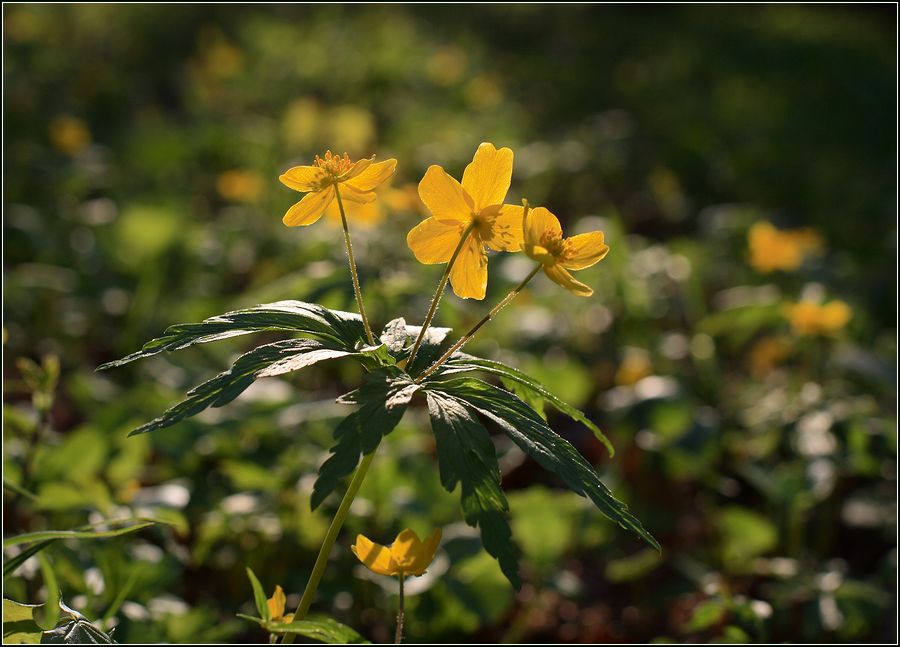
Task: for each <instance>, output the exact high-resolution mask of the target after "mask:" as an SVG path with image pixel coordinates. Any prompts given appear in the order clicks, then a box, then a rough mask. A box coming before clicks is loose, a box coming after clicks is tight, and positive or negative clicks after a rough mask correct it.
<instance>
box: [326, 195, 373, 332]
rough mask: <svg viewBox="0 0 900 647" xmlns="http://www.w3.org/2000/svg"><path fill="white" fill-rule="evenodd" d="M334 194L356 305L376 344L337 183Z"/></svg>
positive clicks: (367, 330) (364, 326)
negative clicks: (339, 215) (342, 229)
mask: <svg viewBox="0 0 900 647" xmlns="http://www.w3.org/2000/svg"><path fill="white" fill-rule="evenodd" d="M334 195H335V197H336V198H337V204H338V210H339V211H340V212H341V226H342V227H343V228H344V244H345V245H346V246H347V257H348V258H349V260H350V277H351V278H352V279H353V292H354V294H356V305H357V307H358V308H359V316H360V317H362V322H363V328H365V330H366V337H368V338H369V344H371V345H372V346H374V345H375V335H373V334H372V327H371V326H370V325H369V318H368V317H367V316H366V308H365V306H363V299H362V290H360V288H359V276H358V275H357V273H356V260H355V259H354V258H353V244H352V243H351V242H350V228H349V227H348V226H347V215H346V214H345V213H344V203H343V201H342V200H341V192H340V191H339V190H338V185H337V184H335V185H334Z"/></svg>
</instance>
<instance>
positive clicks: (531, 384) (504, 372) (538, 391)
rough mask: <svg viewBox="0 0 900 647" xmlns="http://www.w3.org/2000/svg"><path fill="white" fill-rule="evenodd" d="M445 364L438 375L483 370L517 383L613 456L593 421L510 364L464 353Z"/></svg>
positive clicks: (611, 450)
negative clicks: (581, 427)
mask: <svg viewBox="0 0 900 647" xmlns="http://www.w3.org/2000/svg"><path fill="white" fill-rule="evenodd" d="M445 366H446V367H447V368H446V369H445V370H443V371H441V372H440V373H439V374H438V375H449V374H452V373H461V372H465V371H484V372H485V373H491V374H492V375H497V376H498V377H500V378H501V379H503V380H509V381H510V382H514V383H515V384H518V385H519V387H520V388H522V389H524V390H525V391H527V392H528V393H529V394H530V395H531V396H532V397H535V398H540V399H542V400H545V401H546V402H549V403H550V404H552V405H553V406H554V407H556V408H557V409H559V410H560V411H561V412H563V413H564V414H566V415H567V416H569V417H570V418H572V420H576V421H578V422H580V423H581V424H583V425H584V426H585V427H587V428H588V429H590V430H591V431H592V432H593V433H594V436H596V438H597V440H599V441H600V442H602V443H603V444H604V445H605V446H606V450H607V451H608V452H609V455H610V456H613V455H614V454H615V449H614V448H613V446H612V443H611V442H610V441H609V439H608V438H607V437H606V435H605V434H604V433H603V432H602V431H600V428H599V427H598V426H597V425H595V424H594V423H593V422H591V421H590V420H589V419H588V417H587V416H585V415H584V414H583V413H582V412H581V411H579V410H578V409H576V408H575V407H573V406H572V405H571V404H568V403H567V402H564V401H562V400H560V399H559V398H558V397H556V396H555V395H553V394H552V393H550V391H548V390H547V388H546V387H545V386H544V385H543V384H541V383H540V382H538V381H537V380H536V379H534V378H533V377H531V376H530V375H528V374H526V373H523V372H522V371H520V370H519V369H517V368H513V367H512V366H507V365H506V364H503V363H501V362H494V361H492V360H489V359H482V358H480V357H475V356H473V355H465V354H462V353H460V354H458V355H454V356H453V357H452V358H450V359H449V360H448V361H447V363H446V364H445ZM522 399H523V400H525V401H526V402H527V401H528V400H527V398H522Z"/></svg>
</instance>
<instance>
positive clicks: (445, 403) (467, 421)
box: [425, 392, 521, 589]
mask: <svg viewBox="0 0 900 647" xmlns="http://www.w3.org/2000/svg"><path fill="white" fill-rule="evenodd" d="M425 395H426V398H427V400H428V413H429V415H430V416H431V429H432V430H433V431H434V437H435V441H436V443H437V452H438V465H439V466H440V471H441V484H442V485H443V486H444V488H446V489H447V491H448V492H452V491H453V489H454V488H455V487H456V484H457V483H459V484H460V485H461V488H460V489H461V503H462V509H463V516H464V517H465V519H466V523H468V524H469V525H470V526H476V525H477V526H478V527H479V528H480V529H481V542H482V544H483V545H484V548H485V550H487V552H488V553H490V554H491V555H493V556H494V557H495V558H497V561H499V562H500V568H501V570H502V571H503V573H504V575H506V577H507V579H508V580H509V581H510V583H512V585H513V586H514V587H516V588H517V589H518V588H519V587H520V586H521V580H520V579H519V565H518V550H517V548H516V546H515V544H513V542H512V532H511V531H510V528H509V523H508V521H507V519H506V514H505V513H506V512H507V511H508V510H509V506H508V504H507V502H506V496H505V495H504V494H503V490H502V489H501V487H500V466H499V465H498V464H497V454H496V452H495V451H494V444H493V443H492V442H491V438H490V435H489V434H488V431H487V430H486V429H485V428H484V427H483V426H482V425H481V423H480V422H479V421H478V418H476V417H475V416H474V415H472V414H471V413H469V410H468V409H467V408H466V407H465V406H464V405H463V404H461V403H460V402H459V401H458V400H456V399H454V398H451V397H448V396H446V395H444V394H442V393H437V392H428V393H426V394H425Z"/></svg>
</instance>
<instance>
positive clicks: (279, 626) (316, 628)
mask: <svg viewBox="0 0 900 647" xmlns="http://www.w3.org/2000/svg"><path fill="white" fill-rule="evenodd" d="M262 626H263V627H265V629H266V631H268V632H269V633H273V634H286V633H289V634H295V635H298V636H303V637H305V638H312V639H313V640H319V641H321V642H323V643H327V644H330V645H335V644H350V645H360V644H370V642H371V641H369V640H366V639H365V638H363V637H362V636H360V635H359V633H358V632H357V631H356V630H355V629H352V628H350V627H348V626H347V625H344V624H341V623H340V622H338V621H337V620H334V619H333V618H329V617H327V616H316V617H312V618H307V619H305V620H298V621H297V622H293V623H291V624H284V623H280V622H266V623H263V625H262Z"/></svg>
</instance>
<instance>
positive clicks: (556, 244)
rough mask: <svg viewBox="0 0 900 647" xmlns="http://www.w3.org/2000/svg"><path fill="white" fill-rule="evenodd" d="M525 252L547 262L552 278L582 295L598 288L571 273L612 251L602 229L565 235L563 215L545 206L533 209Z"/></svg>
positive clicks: (528, 217)
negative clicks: (575, 234) (576, 278)
mask: <svg viewBox="0 0 900 647" xmlns="http://www.w3.org/2000/svg"><path fill="white" fill-rule="evenodd" d="M523 230H524V234H525V246H524V249H525V253H526V254H527V255H528V256H530V257H531V258H533V259H534V260H536V261H540V262H541V264H543V266H544V273H545V274H546V275H547V276H548V277H549V278H550V280H551V281H554V282H555V283H558V284H559V285H561V286H563V287H564V288H566V289H567V290H569V291H570V292H574V293H575V294H577V295H578V296H581V297H589V296H591V295H592V294H593V293H594V291H593V290H592V289H591V288H589V287H588V286H586V285H585V284H584V283H581V282H580V281H576V280H575V277H573V276H572V274H571V273H569V270H583V269H585V268H586V267H590V266H591V265H595V264H596V263H599V262H600V261H602V260H603V259H604V258H606V255H607V254H608V253H609V246H608V245H607V244H606V243H605V242H604V236H603V232H602V231H592V232H590V233H587V234H578V235H577V236H572V237H571V238H563V237H562V226H561V225H560V224H559V219H558V218H557V217H556V216H554V215H553V214H552V213H550V212H549V211H548V210H547V209H545V208H544V207H536V208H534V209H529V210H528V212H527V214H526V215H525V223H524V225H523Z"/></svg>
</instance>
